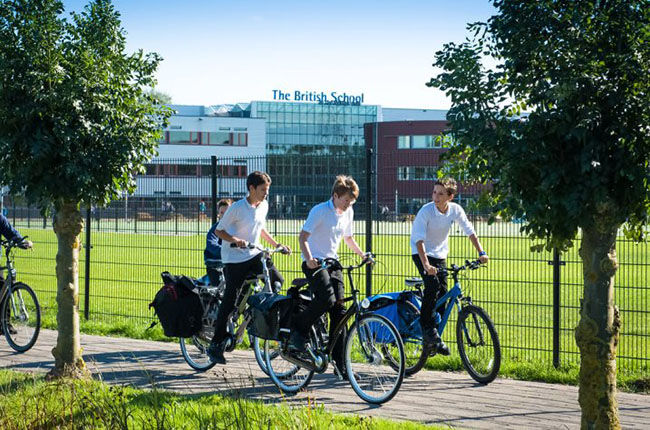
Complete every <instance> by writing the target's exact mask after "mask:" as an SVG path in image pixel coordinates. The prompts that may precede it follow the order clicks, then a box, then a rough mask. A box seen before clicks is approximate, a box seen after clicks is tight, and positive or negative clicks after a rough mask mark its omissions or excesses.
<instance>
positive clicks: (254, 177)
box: [246, 170, 271, 190]
mask: <svg viewBox="0 0 650 430" xmlns="http://www.w3.org/2000/svg"><path fill="white" fill-rule="evenodd" d="M262 184H269V185H270V184H271V177H270V176H269V175H268V173H265V172H260V171H259V170H256V171H254V172H253V173H251V174H250V175H248V177H247V178H246V189H247V190H250V187H254V188H257V187H258V186H260V185H262Z"/></svg>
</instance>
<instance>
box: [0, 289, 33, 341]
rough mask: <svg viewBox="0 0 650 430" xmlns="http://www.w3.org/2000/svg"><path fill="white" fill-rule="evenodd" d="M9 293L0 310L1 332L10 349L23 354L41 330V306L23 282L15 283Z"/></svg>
mask: <svg viewBox="0 0 650 430" xmlns="http://www.w3.org/2000/svg"><path fill="white" fill-rule="evenodd" d="M10 293H11V294H10V295H9V294H8V295H7V296H6V297H5V299H4V301H3V302H2V309H0V315H1V316H2V318H1V319H2V332H3V333H4V335H5V338H7V343H9V346H10V347H11V348H13V349H14V350H15V351H17V352H25V351H28V350H29V349H30V348H31V347H32V346H34V344H35V343H36V340H37V339H38V334H39V333H40V330H41V306H40V304H39V303H38V298H37V297H36V293H35V292H34V290H32V288H31V287H30V286H29V285H27V284H25V283H23V282H16V283H15V284H14V285H13V286H12V287H11V290H10ZM16 305H18V306H16ZM7 316H9V318H7Z"/></svg>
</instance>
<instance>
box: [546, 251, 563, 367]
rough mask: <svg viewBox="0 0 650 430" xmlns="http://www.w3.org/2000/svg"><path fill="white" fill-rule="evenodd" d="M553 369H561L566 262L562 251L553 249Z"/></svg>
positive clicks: (550, 262) (551, 262)
mask: <svg viewBox="0 0 650 430" xmlns="http://www.w3.org/2000/svg"><path fill="white" fill-rule="evenodd" d="M548 263H549V264H550V265H552V266H553V367H555V368H558V367H560V266H564V265H566V262H564V261H560V251H559V250H558V249H557V248H553V261H549V262H548Z"/></svg>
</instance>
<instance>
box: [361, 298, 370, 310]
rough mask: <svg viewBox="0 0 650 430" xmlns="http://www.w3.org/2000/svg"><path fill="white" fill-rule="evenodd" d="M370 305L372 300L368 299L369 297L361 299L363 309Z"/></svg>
mask: <svg viewBox="0 0 650 430" xmlns="http://www.w3.org/2000/svg"><path fill="white" fill-rule="evenodd" d="M369 307H370V300H368V298H365V299H363V300H361V308H362V309H368V308H369Z"/></svg>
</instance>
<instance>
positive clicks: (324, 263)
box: [314, 253, 375, 275]
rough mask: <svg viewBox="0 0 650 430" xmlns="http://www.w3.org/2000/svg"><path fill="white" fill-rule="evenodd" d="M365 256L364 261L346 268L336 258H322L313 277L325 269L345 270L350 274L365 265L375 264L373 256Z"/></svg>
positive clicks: (370, 254)
mask: <svg viewBox="0 0 650 430" xmlns="http://www.w3.org/2000/svg"><path fill="white" fill-rule="evenodd" d="M367 254H368V255H366V257H364V259H363V260H361V263H359V264H355V265H351V266H347V267H343V265H341V262H340V261H338V260H337V259H336V258H330V257H328V258H323V259H322V260H320V262H321V265H320V268H319V269H318V270H316V271H315V272H314V275H315V274H316V273H318V272H320V271H321V270H325V269H328V268H330V267H334V268H335V269H338V270H344V269H345V270H347V271H348V272H351V271H353V270H356V269H358V268H360V267H363V266H365V265H366V264H374V263H375V256H374V254H372V253H367Z"/></svg>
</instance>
